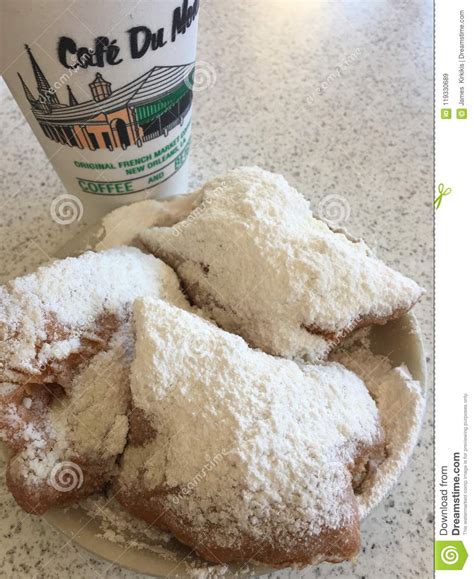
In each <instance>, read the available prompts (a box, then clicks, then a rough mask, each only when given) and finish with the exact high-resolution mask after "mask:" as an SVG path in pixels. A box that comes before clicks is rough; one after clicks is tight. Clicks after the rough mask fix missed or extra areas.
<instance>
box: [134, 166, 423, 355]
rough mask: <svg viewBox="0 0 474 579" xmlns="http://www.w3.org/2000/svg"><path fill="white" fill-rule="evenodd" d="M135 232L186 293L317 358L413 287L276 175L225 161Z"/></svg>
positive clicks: (273, 349)
mask: <svg viewBox="0 0 474 579" xmlns="http://www.w3.org/2000/svg"><path fill="white" fill-rule="evenodd" d="M141 240H142V242H143V243H144V244H145V246H146V247H148V248H149V249H150V250H151V251H152V252H153V253H154V254H155V255H158V256H160V257H161V258H162V259H164V260H165V261H167V262H168V263H170V264H172V265H173V267H174V268H175V269H176V271H177V273H178V275H179V277H180V278H181V279H182V280H183V281H184V284H185V286H186V288H187V291H188V292H189V294H190V295H191V297H192V299H193V300H194V301H195V303H196V304H197V305H198V306H200V307H202V308H203V309H206V310H208V311H209V312H210V313H211V315H212V317H213V318H214V319H215V320H216V321H217V322H218V323H219V324H220V325H221V326H222V327H223V328H225V329H226V330H228V331H231V332H236V333H238V334H240V335H241V336H242V337H244V338H245V339H246V340H247V341H248V342H249V343H250V344H252V345H254V346H257V347H259V348H261V349H262V350H264V351H267V352H269V353H271V354H276V355H282V356H285V357H291V358H297V359H304V360H307V361H317V360H320V359H323V358H325V356H326V355H327V353H328V351H329V349H330V347H331V346H332V345H333V344H334V343H335V342H337V340H338V339H339V338H340V336H342V335H344V334H345V333H347V332H348V331H350V330H351V329H354V328H355V327H356V326H357V325H358V324H359V323H360V322H361V321H364V320H367V321H383V320H386V319H388V318H390V317H392V316H393V315H399V314H400V313H403V312H404V311H406V310H408V309H409V308H410V307H411V306H412V305H413V304H414V302H416V301H417V299H418V298H419V297H420V295H421V293H422V290H421V289H420V288H419V287H418V285H417V284H416V283H415V282H413V281H411V280H410V279H408V278H406V277H404V276H403V275H401V274H400V273H398V272H396V271H394V270H392V269H391V268H389V267H387V266H386V265H385V264H383V263H382V262H381V261H380V260H378V259H377V258H376V257H375V256H374V255H373V253H372V252H371V251H370V250H369V249H368V247H367V246H366V245H365V243H364V242H362V241H359V242H353V241H351V240H349V239H348V238H347V237H346V236H345V235H344V234H342V233H335V232H333V231H331V230H330V229H329V228H328V226H327V225H326V224H325V223H323V222H322V221H320V220H318V219H315V218H314V217H313V215H312V213H311V211H310V207H309V203H308V202H307V201H306V200H305V199H304V198H303V197H302V196H301V195H300V194H299V193H298V192H297V191H296V190H295V189H293V188H292V187H290V186H289V185H288V183H287V182H286V181H285V179H284V178H283V177H282V176H281V175H276V174H273V173H269V172H267V171H264V170H262V169H259V168H258V167H250V168H249V167H244V168H240V169H235V170H234V171H231V172H230V173H229V174H227V175H225V176H223V177H218V178H216V179H214V180H212V181H210V182H208V183H206V184H205V185H204V186H203V187H202V189H201V190H200V204H198V206H197V207H196V208H195V209H194V211H193V212H192V213H191V214H190V215H189V216H188V218H187V219H186V220H185V221H183V222H181V223H178V224H176V225H174V226H173V227H160V228H153V229H151V230H149V231H147V232H144V233H143V234H142V235H141Z"/></svg>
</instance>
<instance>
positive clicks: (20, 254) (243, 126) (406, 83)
mask: <svg viewBox="0 0 474 579" xmlns="http://www.w3.org/2000/svg"><path fill="white" fill-rule="evenodd" d="M197 66H198V67H199V66H200V67H202V70H203V71H204V72H205V73H206V74H207V76H208V78H209V81H208V83H207V84H208V86H207V87H206V89H205V90H201V91H199V92H197V93H196V95H195V106H194V114H193V146H192V161H191V163H192V164H191V186H193V187H194V186H196V185H199V184H200V183H201V182H202V181H203V180H205V179H207V178H209V177H212V176H214V175H216V174H219V173H222V172H225V171H227V170H228V169H230V168H233V167H235V166H238V165H249V164H251V165H260V166H262V167H264V168H266V169H269V170H273V171H277V172H279V173H282V174H284V175H285V177H286V178H287V179H288V180H289V181H290V182H291V184H293V185H294V186H296V187H297V188H298V189H299V190H300V191H301V192H302V193H303V194H304V195H305V196H306V197H307V198H308V199H310V200H311V204H312V207H313V209H314V210H315V211H316V212H319V213H320V214H321V215H322V216H323V217H324V216H325V213H328V215H326V217H328V216H329V218H333V219H334V216H336V218H337V219H338V220H339V221H340V222H341V225H343V226H344V227H346V228H347V229H349V231H351V232H352V233H353V234H355V235H356V236H363V237H364V239H365V240H366V241H367V243H368V244H369V245H370V246H371V247H372V248H374V249H375V250H376V252H377V254H378V255H379V256H380V257H381V258H382V259H384V260H385V261H386V262H387V263H388V264H389V265H391V266H393V267H395V268H397V269H399V270H400V271H402V272H403V273H405V274H407V275H409V276H411V277H412V278H414V279H415V280H416V281H417V282H418V283H420V284H421V285H422V286H423V287H424V288H425V289H426V290H427V293H426V295H425V296H424V297H423V300H422V302H421V303H420V304H418V305H417V306H416V308H415V312H416V315H417V317H418V319H419V321H420V323H421V328H422V331H423V334H424V339H425V346H426V353H427V361H428V366H429V368H430V366H431V364H430V362H431V351H432V273H433V272H432V227H433V221H432V155H433V140H432V139H433V118H432V110H433V109H432V8H431V2H430V1H429V0H415V1H413V0H412V1H410V2H408V1H395V0H392V1H385V0H371V1H368V2H361V1H360V0H354V1H343V2H319V1H311V0H276V1H274V2H272V3H270V2H266V1H265V0H242V1H240V2H230V1H224V0H206V1H204V2H202V3H201V14H200V38H199V50H198V62H197ZM0 99H1V109H0V142H1V144H0V146H1V165H0V183H1V186H0V215H1V218H0V241H1V243H0V276H1V278H2V280H6V279H8V278H9V277H12V276H13V275H18V274H20V273H22V272H23V271H25V270H26V269H29V268H31V267H32V266H34V265H36V264H39V263H41V261H45V260H46V259H48V258H49V256H51V255H54V252H55V250H56V249H57V248H58V247H60V246H61V245H62V244H63V243H65V242H66V241H67V240H68V239H70V238H71V237H73V236H74V235H75V234H77V233H78V232H79V231H80V230H82V229H83V228H84V227H86V226H87V224H86V223H85V222H82V221H81V222H79V223H74V224H71V225H59V224H58V223H56V222H54V221H53V220H52V218H51V215H50V206H51V203H52V201H53V200H54V199H55V198H56V197H57V196H58V195H61V194H62V193H64V189H63V187H62V185H61V183H60V182H59V180H58V178H57V176H56V175H55V173H54V171H53V169H52V167H51V165H50V164H49V163H48V160H47V159H46V157H45V155H44V153H43V152H42V150H41V148H40V146H39V145H38V143H37V142H36V141H35V140H34V138H33V137H32V134H31V132H30V129H29V127H28V125H27V124H26V121H25V120H24V119H23V118H22V115H21V114H20V112H19V110H18V108H17V106H16V104H15V102H14V101H13V99H12V98H11V96H10V94H9V92H8V90H7V88H6V87H5V85H4V83H3V81H1V80H0ZM430 384H431V383H430ZM431 428H432V421H431V397H430V400H429V404H428V410H427V414H426V419H425V425H424V429H423V433H422V436H421V439H420V442H419V443H418V445H417V449H416V451H415V454H414V456H413V458H412V460H411V462H410V464H409V466H408V468H407V469H406V471H405V472H404V474H403V476H402V478H401V480H400V481H399V484H398V485H397V487H396V488H395V489H394V491H393V493H392V494H390V496H388V497H387V498H386V499H385V500H384V501H383V503H382V504H381V505H380V506H379V507H377V508H376V510H375V511H374V512H373V513H372V514H371V516H370V517H369V519H368V520H366V521H364V522H363V524H362V544H363V549H362V551H361V553H360V556H359V557H358V559H357V561H356V562H354V563H346V564H343V565H329V564H324V565H321V566H319V567H318V568H316V569H309V570H307V571H304V572H301V571H298V572H296V571H294V572H292V573H290V572H287V571H281V572H276V573H274V574H273V575H272V577H281V578H287V577H356V578H359V579H362V578H368V579H372V578H373V579H384V578H390V579H394V578H403V579H409V578H411V577H423V578H425V577H428V576H431V569H432V544H431V542H432V520H433V514H432V507H431V505H432V475H433V466H432V446H431V445H432V435H431ZM1 470H2V473H0V474H1V476H2V479H3V467H2V468H1ZM0 574H1V575H2V576H5V577H11V578H13V577H47V578H50V577H65V576H69V577H72V578H79V577H95V576H100V577H127V578H131V577H137V575H136V574H134V573H132V572H129V571H126V570H123V569H121V568H120V567H118V566H117V565H111V564H109V563H106V562H103V561H98V560H96V559H95V558H93V557H91V556H90V555H88V554H87V553H86V552H84V551H82V550H81V549H79V548H77V547H76V546H75V545H74V544H72V543H70V542H67V541H65V539H64V538H63V537H62V536H61V535H60V534H59V533H57V532H56V531H55V530H54V529H53V528H51V527H50V526H49V525H48V524H47V523H46V522H45V521H44V520H42V519H40V518H35V517H33V516H31V515H27V514H25V513H23V512H22V511H21V510H20V509H19V508H18V507H17V506H16V505H15V503H14V501H13V499H12V498H11V497H10V496H9V494H8V492H7V491H6V488H5V485H4V484H3V483H2V484H1V485H0Z"/></svg>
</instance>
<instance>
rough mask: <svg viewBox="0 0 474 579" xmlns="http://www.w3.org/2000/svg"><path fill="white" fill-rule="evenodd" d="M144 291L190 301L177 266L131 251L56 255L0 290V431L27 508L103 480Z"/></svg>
mask: <svg viewBox="0 0 474 579" xmlns="http://www.w3.org/2000/svg"><path fill="white" fill-rule="evenodd" d="M146 295H150V296H154V297H157V298H163V299H167V300H169V301H171V302H172V303H174V304H176V305H178V306H181V307H187V302H186V299H185V298H184V296H183V294H182V292H181V290H180V288H179V282H178V279H177V277H176V275H175V273H174V272H173V271H172V270H171V269H170V268H169V267H168V266H167V265H165V264H164V263H163V262H161V261H160V260H158V259H156V258H155V257H153V256H151V255H146V254H144V253H142V252H141V251H139V250H138V249H135V248H116V249H111V250H108V251H105V252H102V253H93V252H87V253H85V254H83V255H82V256H80V257H77V258H68V259H65V260H61V261H56V262H54V263H53V264H51V265H48V266H45V267H41V268H40V269H39V270H38V271H37V272H36V273H33V274H30V275H27V276H24V277H21V278H17V279H15V280H13V281H11V282H9V283H8V284H6V285H5V286H3V287H2V288H1V289H0V383H1V386H0V436H1V438H2V440H4V441H5V442H6V444H7V445H8V446H9V447H10V449H11V450H12V452H13V456H12V457H11V459H10V462H9V466H8V470H7V484H8V486H9V488H10V490H11V492H12V494H13V495H14V497H15V498H16V500H17V502H18V503H19V504H20V505H21V506H22V507H23V508H24V509H25V510H27V511H29V512H34V513H38V514H39V513H42V512H44V511H46V510H47V509H48V508H50V507H52V506H56V505H59V504H68V503H71V502H74V501H75V500H77V499H78V498H81V497H84V496H87V495H89V494H91V493H93V492H95V491H97V490H99V489H101V488H103V486H104V484H105V483H106V482H107V481H108V480H109V478H110V476H111V474H112V472H113V469H114V466H115V462H116V458H117V455H118V454H120V453H121V452H122V451H123V448H124V446H125V443H126V435H127V430H128V420H127V412H128V403H129V367H130V361H131V356H132V354H133V333H132V331H131V326H130V317H131V306H132V303H133V301H134V300H135V299H136V298H137V297H141V296H146Z"/></svg>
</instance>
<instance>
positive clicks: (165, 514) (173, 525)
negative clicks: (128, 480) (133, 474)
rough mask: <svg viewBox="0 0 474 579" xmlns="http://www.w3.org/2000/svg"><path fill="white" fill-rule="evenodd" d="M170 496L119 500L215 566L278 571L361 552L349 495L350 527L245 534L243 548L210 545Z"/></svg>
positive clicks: (139, 493)
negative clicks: (257, 535) (257, 536)
mask: <svg viewBox="0 0 474 579" xmlns="http://www.w3.org/2000/svg"><path fill="white" fill-rule="evenodd" d="M170 494H176V491H168V492H167V491H165V490H161V491H156V492H153V493H150V492H147V491H145V490H144V489H143V488H140V487H138V488H137V489H135V491H134V492H133V493H131V492H127V491H126V490H124V489H120V490H119V491H118V492H117V494H116V499H117V500H118V501H119V503H120V504H121V505H122V506H123V507H124V508H125V509H126V510H127V511H129V512H130V513H132V514H133V515H135V516H136V517H138V518H140V519H143V520H144V521H146V522H147V523H149V524H151V525H154V526H156V527H158V528H159V529H161V530H163V531H167V532H171V533H173V534H174V535H175V537H176V538H177V539H178V540H179V541H181V542H182V543H184V544H185V545H189V546H190V547H192V548H194V550H195V552H196V553H197V554H198V555H199V556H200V557H202V558H204V559H206V560H207V561H210V562H212V563H232V562H237V561H241V562H250V561H258V562H259V563H265V564H268V565H271V566H272V567H275V568H278V567H287V566H288V565H297V566H299V565H301V566H304V565H311V564H316V563H318V562H321V561H328V562H334V563H336V562H340V561H345V560H347V559H351V558H352V557H354V556H355V555H356V554H357V553H358V551H359V548H360V533H359V520H358V516H357V507H356V504H355V499H354V496H353V495H352V493H348V494H347V501H348V505H350V507H352V511H353V515H354V516H353V522H352V524H350V525H347V526H344V527H341V528H339V529H323V530H322V531H321V532H320V533H319V534H318V535H316V536H303V537H294V536H293V537H292V536H290V535H288V534H285V532H284V531H282V530H281V529H279V528H274V529H272V530H271V531H270V532H268V533H265V534H262V537H261V539H260V540H256V539H255V536H246V535H245V534H242V535H241V536H240V541H239V545H238V546H235V547H228V548H225V547H222V546H217V545H214V544H212V543H209V542H206V540H205V538H204V537H203V534H204V533H203V532H202V531H200V532H199V533H197V532H194V531H193V524H192V521H191V520H186V519H185V518H183V517H182V516H180V515H178V514H177V513H175V512H173V511H172V510H170V509H169V501H166V500H164V499H165V498H166V497H167V495H170ZM166 505H168V506H166Z"/></svg>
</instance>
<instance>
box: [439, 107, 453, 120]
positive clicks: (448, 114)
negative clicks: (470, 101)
mask: <svg viewBox="0 0 474 579" xmlns="http://www.w3.org/2000/svg"><path fill="white" fill-rule="evenodd" d="M441 118H442V119H450V118H451V109H441Z"/></svg>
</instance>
